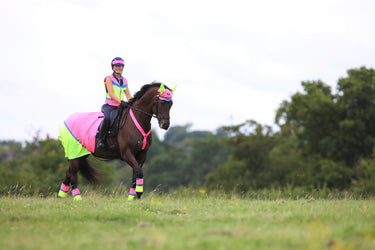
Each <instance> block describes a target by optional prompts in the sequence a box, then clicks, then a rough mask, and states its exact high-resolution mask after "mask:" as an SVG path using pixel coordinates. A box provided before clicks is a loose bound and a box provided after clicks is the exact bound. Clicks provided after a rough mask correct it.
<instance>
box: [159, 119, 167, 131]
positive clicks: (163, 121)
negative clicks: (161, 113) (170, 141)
mask: <svg viewBox="0 0 375 250" xmlns="http://www.w3.org/2000/svg"><path fill="white" fill-rule="evenodd" d="M159 127H160V128H161V129H165V130H167V129H168V128H169V119H161V120H159Z"/></svg>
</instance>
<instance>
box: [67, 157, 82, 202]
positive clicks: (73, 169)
mask: <svg viewBox="0 0 375 250" xmlns="http://www.w3.org/2000/svg"><path fill="white" fill-rule="evenodd" d="M79 163H80V158H77V159H73V160H69V171H70V183H71V184H72V195H73V198H74V199H75V200H82V197H81V193H80V192H79V189H78V175H77V174H78V170H79V165H80V164H79Z"/></svg>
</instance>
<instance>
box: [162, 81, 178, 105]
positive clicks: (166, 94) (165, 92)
mask: <svg viewBox="0 0 375 250" xmlns="http://www.w3.org/2000/svg"><path fill="white" fill-rule="evenodd" d="M176 88H177V84H176V85H174V87H173V89H172V90H170V89H166V88H165V87H164V83H162V84H161V85H160V89H159V99H160V100H163V101H167V102H170V101H172V96H173V92H174V91H175V90H176Z"/></svg>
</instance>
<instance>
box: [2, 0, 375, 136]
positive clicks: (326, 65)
mask: <svg viewBox="0 0 375 250" xmlns="http://www.w3.org/2000/svg"><path fill="white" fill-rule="evenodd" d="M374 12H375V1H372V0H314V1H304V0H284V1H278V0H263V1H260V0H259V1H252V0H243V1H240V0H231V1H221V0H189V1H175V0H174V1H172V0H158V1H148V0H143V1H134V0H133V1H127V0H53V1H52V0H32V1H30V0H13V1H1V2H0V31H1V38H0V113H1V123H0V140H16V141H30V140H32V138H34V137H35V136H36V134H37V133H39V135H40V136H41V137H44V136H46V135H47V134H48V135H49V136H50V137H52V138H56V139H57V137H58V134H59V130H60V126H61V125H62V123H63V121H64V120H65V119H66V118H67V117H68V116H69V115H70V114H72V113H75V112H98V111H100V107H101V105H102V104H103V103H104V98H105V91H104V84H103V80H104V78H105V76H107V75H109V74H111V73H112V70H111V67H110V62H111V60H112V59H113V58H114V57H117V56H119V57H122V58H123V59H124V60H125V68H124V72H123V76H124V77H126V78H127V80H128V83H129V90H130V92H131V94H132V95H134V93H135V92H137V91H138V90H140V88H141V87H142V86H143V85H144V84H148V83H151V82H153V81H159V82H163V83H165V84H166V85H167V86H169V87H173V86H174V85H175V84H177V89H176V91H175V93H174V97H173V100H174V105H173V107H172V109H171V113H170V115H171V126H185V125H187V124H191V127H190V129H191V130H209V131H213V132H215V131H216V129H217V128H219V127H221V126H230V125H238V124H240V123H243V122H245V121H246V120H255V121H257V122H258V123H260V124H263V125H269V126H275V125H274V118H275V114H276V110H277V109H278V107H279V105H280V104H281V102H282V101H283V100H290V97H291V96H292V95H293V94H295V93H296V92H297V91H302V87H301V82H302V81H315V80H322V81H323V82H324V83H326V84H328V85H330V86H332V91H333V92H335V90H336V85H337V81H338V79H339V78H342V77H346V76H347V73H346V72H347V70H348V69H353V68H359V67H361V66H366V67H367V68H375V32H374V24H375V15H374ZM153 120H154V119H153ZM152 127H153V129H154V130H155V131H157V133H158V135H159V136H160V137H162V136H163V134H164V133H165V131H164V132H163V131H162V130H161V129H160V128H158V126H157V122H156V121H153V122H152Z"/></svg>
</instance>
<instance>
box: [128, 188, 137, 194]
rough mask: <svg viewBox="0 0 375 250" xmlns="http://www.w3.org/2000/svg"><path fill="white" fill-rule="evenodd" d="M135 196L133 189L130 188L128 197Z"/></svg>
mask: <svg viewBox="0 0 375 250" xmlns="http://www.w3.org/2000/svg"><path fill="white" fill-rule="evenodd" d="M135 194H136V192H135V188H130V190H129V195H133V196H134V195H135Z"/></svg>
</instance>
